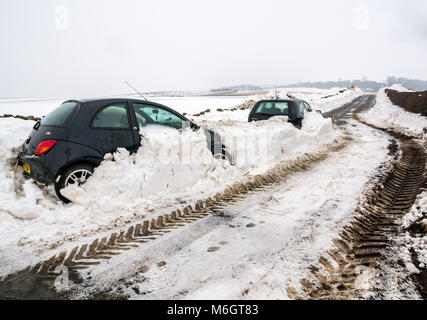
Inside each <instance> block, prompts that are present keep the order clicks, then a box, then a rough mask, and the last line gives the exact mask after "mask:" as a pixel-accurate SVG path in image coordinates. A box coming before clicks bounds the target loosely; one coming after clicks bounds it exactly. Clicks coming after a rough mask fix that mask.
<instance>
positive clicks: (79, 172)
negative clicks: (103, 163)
mask: <svg viewBox="0 0 427 320" xmlns="http://www.w3.org/2000/svg"><path fill="white" fill-rule="evenodd" d="M93 170H94V167H93V166H91V165H89V164H86V163H80V164H76V165H73V166H71V167H69V168H68V169H66V170H65V171H64V172H63V174H62V175H61V178H60V179H59V180H58V182H56V183H55V192H56V195H57V196H58V198H59V199H61V200H62V201H63V202H65V203H70V202H71V201H70V200H69V199H67V198H66V197H64V196H63V195H62V194H61V190H62V189H64V188H65V187H68V186H69V185H72V184H77V185H78V186H81V185H83V184H84V183H85V182H86V180H87V179H88V178H89V177H90V176H92V174H93Z"/></svg>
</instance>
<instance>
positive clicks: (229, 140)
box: [202, 112, 337, 174]
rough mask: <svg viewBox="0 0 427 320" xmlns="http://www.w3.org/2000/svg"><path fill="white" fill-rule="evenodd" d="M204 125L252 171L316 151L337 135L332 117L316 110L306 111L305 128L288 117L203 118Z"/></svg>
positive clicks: (236, 161)
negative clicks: (208, 119)
mask: <svg viewBox="0 0 427 320" xmlns="http://www.w3.org/2000/svg"><path fill="white" fill-rule="evenodd" d="M202 125H203V126H206V127H208V128H209V129H211V130H213V131H215V132H217V133H219V134H220V135H221V137H222V139H223V144H224V145H225V146H226V148H227V150H228V151H229V152H230V153H231V154H232V156H233V161H234V164H235V165H236V167H237V168H239V169H241V170H242V171H246V172H248V173H250V174H257V173H260V172H263V171H266V170H268V169H269V168H271V167H272V166H274V165H275V164H277V163H278V162H280V161H285V160H291V159H296V158H297V157H299V156H301V155H303V154H305V153H311V152H314V151H316V150H317V148H319V146H321V145H324V144H328V143H331V142H332V141H333V140H334V139H335V138H336V135H337V133H336V130H335V129H334V128H333V126H332V121H331V119H325V118H323V117H322V116H321V115H319V114H318V113H316V112H311V113H308V114H307V115H306V118H305V119H304V122H303V126H302V130H298V129H296V128H295V127H294V126H293V125H292V124H291V123H289V122H288V118H287V117H273V118H271V119H269V120H268V121H260V122H251V123H248V122H236V121H220V122H214V123H210V122H202Z"/></svg>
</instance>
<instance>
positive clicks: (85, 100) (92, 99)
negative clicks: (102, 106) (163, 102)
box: [68, 97, 158, 104]
mask: <svg viewBox="0 0 427 320" xmlns="http://www.w3.org/2000/svg"><path fill="white" fill-rule="evenodd" d="M68 101H76V102H79V103H90V102H102V103H104V102H105V103H114V102H120V101H130V102H145V103H147V102H149V103H154V104H158V103H156V102H153V101H149V100H143V99H133V98H124V97H117V98H89V99H71V100H68Z"/></svg>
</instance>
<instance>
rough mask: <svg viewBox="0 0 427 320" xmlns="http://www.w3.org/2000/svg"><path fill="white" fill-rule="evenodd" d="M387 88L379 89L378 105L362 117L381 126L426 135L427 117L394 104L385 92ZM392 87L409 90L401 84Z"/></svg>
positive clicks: (409, 133) (406, 132) (410, 133)
mask: <svg viewBox="0 0 427 320" xmlns="http://www.w3.org/2000/svg"><path fill="white" fill-rule="evenodd" d="M386 89H387V88H384V89H380V90H379V91H378V94H377V103H376V105H375V106H374V107H373V108H372V109H371V110H369V111H368V112H367V113H366V114H362V115H361V117H362V119H364V120H365V121H367V122H369V123H372V124H375V125H377V126H379V127H384V128H394V129H396V130H398V131H401V132H403V133H405V134H408V135H416V136H418V135H421V136H422V135H425V132H424V129H426V128H427V118H426V117H423V116H422V115H419V114H416V113H412V112H408V111H406V110H404V109H403V108H400V107H398V106H395V105H393V103H392V102H391V101H390V99H389V98H388V96H387V94H386V92H385V90H386ZM390 89H393V90H399V91H408V90H407V89H405V88H403V87H402V86H400V85H395V86H392V87H391V88H390Z"/></svg>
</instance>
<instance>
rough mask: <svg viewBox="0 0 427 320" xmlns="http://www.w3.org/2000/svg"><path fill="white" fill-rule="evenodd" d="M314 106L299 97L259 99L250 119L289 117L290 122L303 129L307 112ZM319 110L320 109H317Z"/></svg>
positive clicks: (250, 120) (261, 119)
mask: <svg viewBox="0 0 427 320" xmlns="http://www.w3.org/2000/svg"><path fill="white" fill-rule="evenodd" d="M312 111H313V108H312V107H311V106H310V105H309V104H308V103H307V102H305V101H303V100H298V99H271V100H261V101H258V102H257V103H256V104H255V106H254V107H253V108H252V110H251V112H250V114H249V118H248V121H249V122H252V121H263V120H268V119H270V118H272V117H285V116H286V117H288V119H289V120H288V122H290V123H292V124H293V125H294V126H295V127H297V128H299V129H301V127H302V121H303V120H304V115H305V113H306V112H312ZM316 112H319V113H320V111H316Z"/></svg>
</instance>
